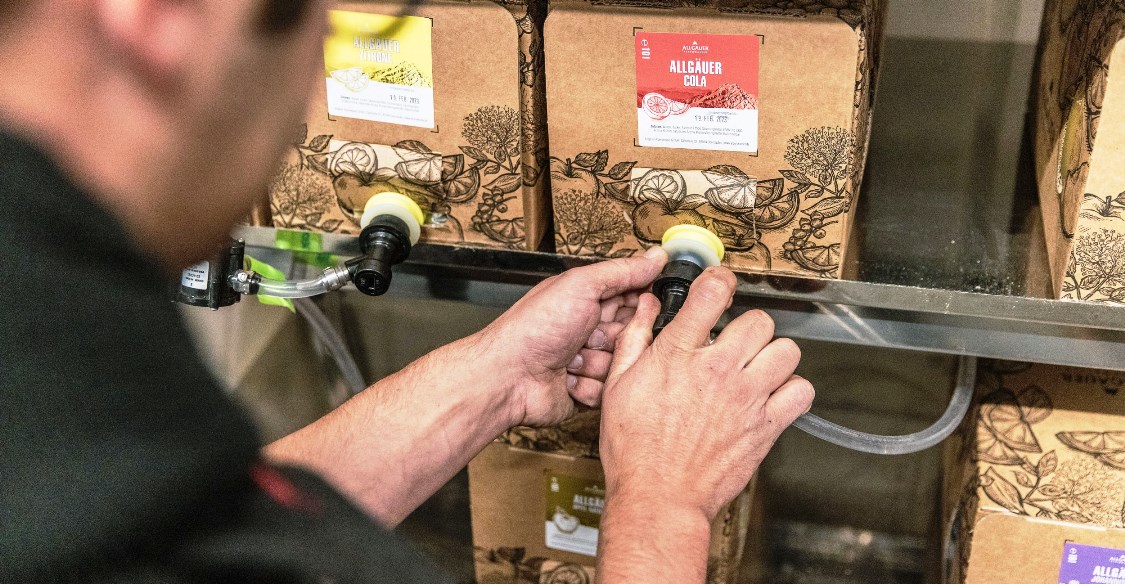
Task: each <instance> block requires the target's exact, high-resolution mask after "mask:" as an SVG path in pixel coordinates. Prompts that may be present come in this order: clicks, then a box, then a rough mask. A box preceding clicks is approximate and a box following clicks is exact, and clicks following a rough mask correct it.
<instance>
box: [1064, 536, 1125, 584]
mask: <svg viewBox="0 0 1125 584" xmlns="http://www.w3.org/2000/svg"><path fill="white" fill-rule="evenodd" d="M1059 584H1125V550H1117V549H1113V548H1104V547H1097V546H1093V545H1081V544H1077V543H1072V542H1067V543H1066V545H1065V546H1063V559H1062V565H1061V566H1060V567H1059Z"/></svg>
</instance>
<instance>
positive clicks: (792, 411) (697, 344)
mask: <svg viewBox="0 0 1125 584" xmlns="http://www.w3.org/2000/svg"><path fill="white" fill-rule="evenodd" d="M734 289H735V277H734V274H732V273H731V272H730V270H728V269H726V268H709V269H708V270H706V271H705V272H704V273H703V274H702V275H701V276H700V277H699V278H697V279H696V281H695V282H694V284H693V285H692V287H691V291H690V293H689V295H688V298H687V301H686V302H685V303H684V307H683V309H682V310H681V311H680V313H679V314H678V315H677V316H676V318H675V319H674V320H673V321H672V322H671V324H669V325H668V326H667V327H666V328H665V329H664V330H663V332H662V333H661V334H660V336H659V337H658V338H657V339H656V340H655V341H654V340H653V339H652V332H651V329H652V325H653V322H654V321H655V319H656V315H657V314H658V312H659V309H660V305H659V302H658V301H657V300H656V297H655V296H653V295H651V294H648V293H646V294H644V295H642V296H641V298H640V302H639V305H638V307H637V311H636V314H635V315H634V317H633V319H632V321H631V322H630V324H629V325H628V327H627V328H626V329H625V331H624V332H623V333H622V335H621V336H620V337H619V338H618V341H617V350H616V353H615V355H614V362H613V365H612V367H611V369H610V374H609V377H608V379H607V380H606V387H605V392H604V394H603V402H602V432H601V459H602V465H603V466H604V468H605V475H606V489H607V508H606V516H605V517H604V518H603V530H602V540H603V541H602V557H601V561H600V562H599V563H600V566H599V574H598V575H599V580H600V581H601V582H614V581H622V580H619V579H618V578H616V577H615V575H619V576H625V575H626V574H628V575H629V577H628V578H627V579H628V580H629V581H653V582H690V581H696V580H698V581H702V580H701V579H698V577H699V576H701V575H705V569H706V548H707V541H708V538H707V537H708V536H707V530H708V525H709V523H710V521H711V520H712V519H714V517H715V515H716V514H717V513H718V512H719V510H720V509H721V508H722V507H723V505H725V504H727V503H728V502H730V501H731V500H732V499H734V497H736V496H737V495H738V493H739V492H741V491H742V490H743V489H744V488H745V487H746V485H747V483H748V482H749V481H750V477H751V475H752V474H753V473H754V471H755V470H757V468H758V465H759V464H760V463H761V462H762V459H763V458H765V456H766V453H768V452H769V450H770V448H771V447H772V446H773V444H774V442H775V441H776V440H777V437H778V436H779V435H780V434H781V432H782V430H784V429H785V428H787V427H788V426H789V425H790V424H791V423H793V421H794V420H796V419H797V417H798V416H800V415H802V414H804V413H805V412H807V411H808V409H809V407H810V405H811V404H812V400H813V393H814V392H813V388H812V385H811V384H810V383H809V382H808V381H806V380H805V379H802V378H800V377H798V376H796V375H794V374H793V372H794V370H795V369H796V367H797V362H798V361H799V360H800V355H801V353H800V349H798V348H797V345H796V344H794V343H793V341H791V340H789V339H777V340H774V339H773V321H772V319H770V317H769V316H767V315H766V314H765V313H764V312H761V311H758V310H753V311H750V312H747V313H745V314H742V315H741V316H739V317H738V318H736V319H734V320H733V321H732V322H731V323H730V324H728V325H727V327H726V328H725V330H723V332H722V334H720V335H719V336H718V338H717V339H715V340H714V342H713V343H712V342H711V338H710V334H711V329H712V328H713V327H714V326H715V324H716V323H717V321H718V320H719V317H720V316H721V315H722V313H723V312H724V311H725V310H726V309H727V308H728V307H729V306H730V303H731V299H732V298H733V295H734ZM668 528H671V531H672V532H673V533H674V534H675V541H669V542H667V544H668V545H667V546H665V545H663V544H662V542H661V541H660V540H661V538H662V537H661V536H660V535H658V531H659V530H661V529H664V530H665V531H667V530H668ZM685 544H687V545H685ZM638 545H640V546H643V547H642V548H638V547H637V546H638ZM695 547H699V548H700V549H699V550H695V551H693V548H695ZM626 558H628V559H626ZM638 562H646V563H649V565H651V566H652V570H653V573H652V574H651V576H653V577H655V579H652V580H645V579H636V578H635V577H636V576H637V571H636V570H637V569H638ZM669 564H674V565H669Z"/></svg>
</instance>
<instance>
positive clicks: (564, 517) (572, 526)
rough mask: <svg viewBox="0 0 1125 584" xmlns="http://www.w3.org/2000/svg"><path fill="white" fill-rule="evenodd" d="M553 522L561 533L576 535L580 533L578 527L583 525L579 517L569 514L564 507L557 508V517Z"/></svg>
mask: <svg viewBox="0 0 1125 584" xmlns="http://www.w3.org/2000/svg"><path fill="white" fill-rule="evenodd" d="M551 521H554V523H555V527H558V528H559V531H561V532H563V533H574V532H575V531H578V526H580V525H581V524H582V523H581V522H580V521H579V520H578V518H577V517H575V516H573V515H571V514H570V513H567V512H566V510H565V509H563V508H562V507H555V516H554V517H553V518H552V519H551Z"/></svg>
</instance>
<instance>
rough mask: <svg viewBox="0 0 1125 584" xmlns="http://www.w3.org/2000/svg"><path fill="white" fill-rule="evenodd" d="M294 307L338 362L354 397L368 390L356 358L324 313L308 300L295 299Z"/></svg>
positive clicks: (342, 375)
mask: <svg viewBox="0 0 1125 584" xmlns="http://www.w3.org/2000/svg"><path fill="white" fill-rule="evenodd" d="M293 306H295V307H296V308H297V314H300V315H301V316H302V317H303V318H304V319H305V322H307V323H309V328H311V329H312V331H313V334H315V335H316V337H317V338H318V339H320V341H321V342H322V343H324V346H325V347H326V348H327V349H328V353H329V354H330V355H332V360H333V361H335V362H336V367H337V368H338V369H339V370H340V376H341V377H343V378H344V382H345V383H347V385H348V389H350V390H351V392H352V395H355V394H357V393H359V392H361V391H363V390H364V389H366V388H367V383H366V382H364V380H363V374H362V373H360V371H359V366H358V365H356V362H355V358H354V357H352V352H351V351H350V350H349V349H348V345H347V343H345V342H344V339H343V337H341V336H340V333H339V332H337V331H336V327H334V326H332V323H331V322H329V320H328V317H327V316H325V314H324V311H322V310H321V309H320V307H319V306H317V305H316V303H315V302H313V301H312V300H309V299H308V298H297V299H295V300H294V301H293Z"/></svg>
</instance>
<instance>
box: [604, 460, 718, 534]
mask: <svg viewBox="0 0 1125 584" xmlns="http://www.w3.org/2000/svg"><path fill="white" fill-rule="evenodd" d="M668 478H669V477H667V476H663V475H661V473H659V471H633V473H631V474H625V475H618V476H614V477H611V476H606V480H605V485H606V486H605V491H606V505H610V503H611V501H615V502H619V504H621V505H623V506H629V507H632V506H639V507H646V509H654V510H660V512H661V513H663V512H664V510H667V511H668V512H674V513H676V514H677V515H681V516H686V515H699V516H701V518H703V522H704V523H706V524H710V522H711V520H712V519H714V516H715V515H717V514H718V513H719V510H718V509H711V507H712V506H713V505H711V504H709V502H708V501H706V500H705V498H701V497H699V496H696V494H695V493H694V491H693V489H692V485H691V482H690V480H683V482H677V480H668Z"/></svg>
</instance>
